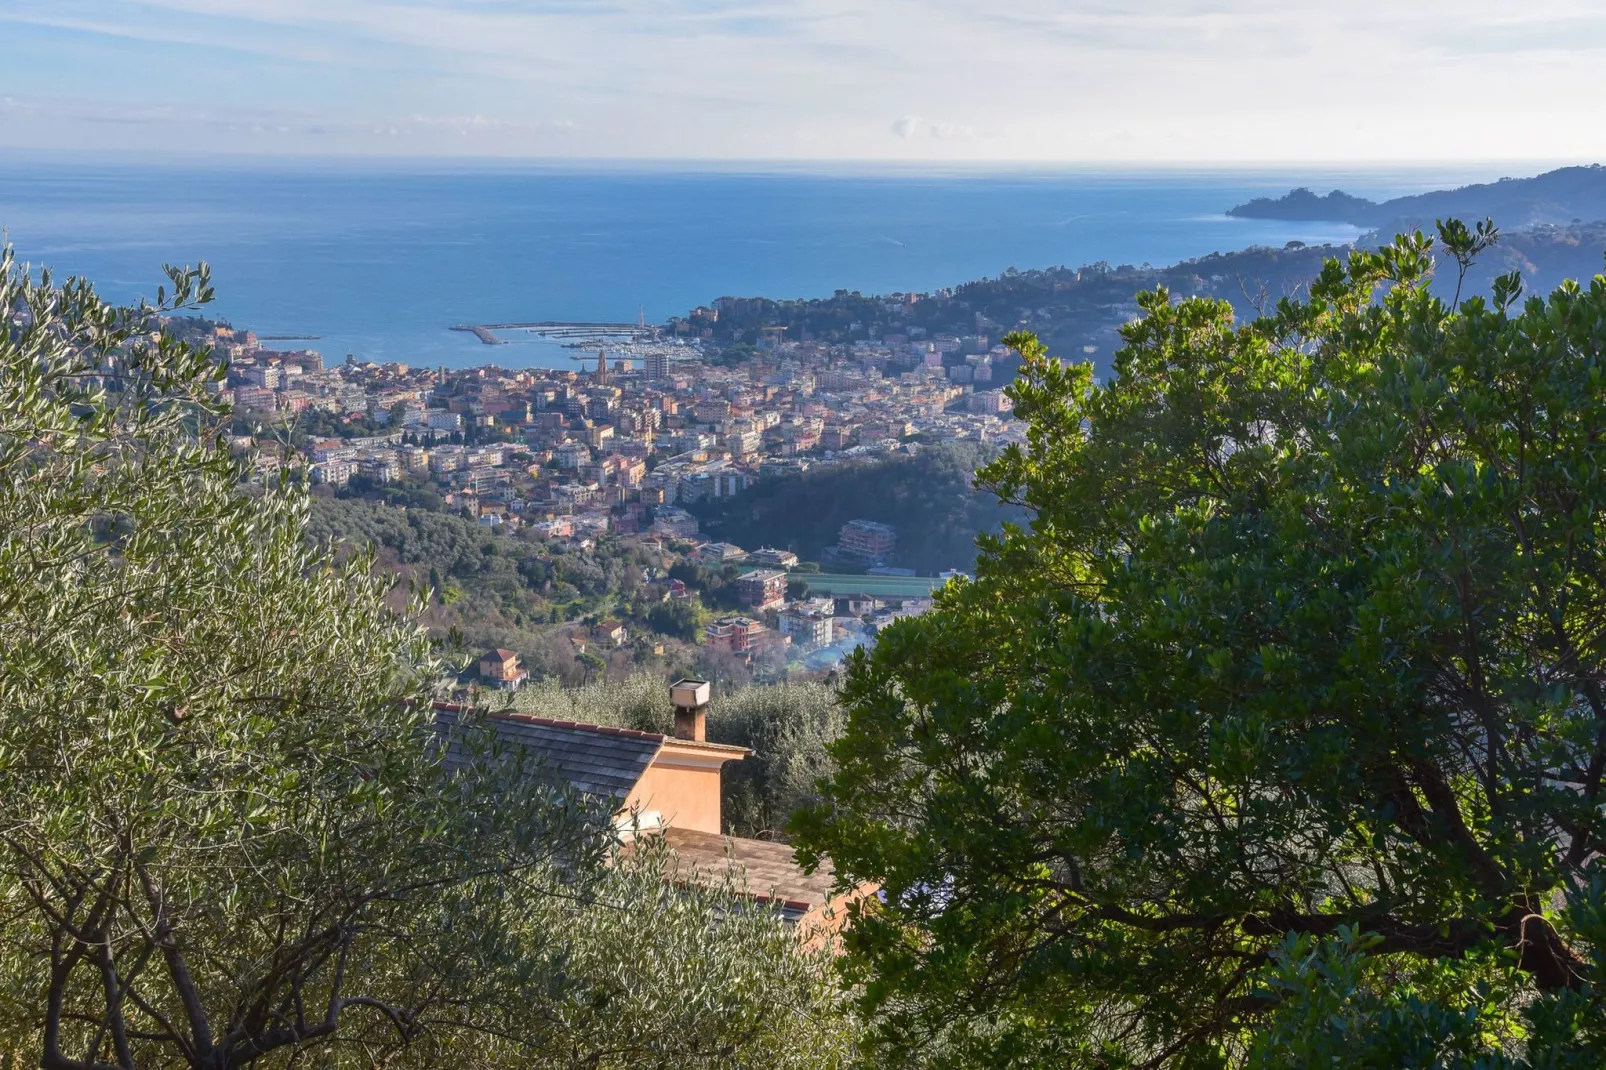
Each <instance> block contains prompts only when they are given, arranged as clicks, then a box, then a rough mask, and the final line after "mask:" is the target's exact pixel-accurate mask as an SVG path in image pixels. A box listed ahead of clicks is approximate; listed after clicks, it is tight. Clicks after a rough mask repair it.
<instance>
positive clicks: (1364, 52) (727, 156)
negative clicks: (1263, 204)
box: [0, 0, 1606, 165]
mask: <svg viewBox="0 0 1606 1070" xmlns="http://www.w3.org/2000/svg"><path fill="white" fill-rule="evenodd" d="M1603 99H1606V4H1602V3H1601V2H1600V0H1525V2H1523V3H1521V4H1513V3H1511V2H1510V0H1314V2H1313V0H1214V2H1210V0H0V149H3V150H38V151H45V152H61V151H71V152H96V153H102V152H109V153H148V152H156V153H165V152H196V153H203V154H219V155H232V154H255V155H269V156H301V155H324V156H395V157H409V158H413V157H424V158H430V157H441V158H460V157H512V158H534V159H555V160H563V159H576V160H597V159H612V160H663V159H675V160H709V161H762V160H775V161H784V160H841V161H855V160H862V161H908V162H955V163H967V164H968V163H980V164H986V163H992V162H1040V163H1048V164H1103V163H1136V164H1162V165H1163V164H1201V163H1202V164H1209V163H1219V164H1253V163H1257V162H1390V161H1395V162H1415V161H1422V162H1432V161H1441V160H1474V159H1476V160H1488V159H1511V160H1555V161H1568V162H1594V161H1597V160H1602V159H1606V124H1603V123H1601V122H1600V121H1599V114H1600V108H1601V105H1600V101H1601V100H1603Z"/></svg>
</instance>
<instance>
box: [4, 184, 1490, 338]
mask: <svg viewBox="0 0 1606 1070" xmlns="http://www.w3.org/2000/svg"><path fill="white" fill-rule="evenodd" d="M1507 166H1508V167H1509V165H1507ZM1497 174H1498V172H1497V170H1496V169H1495V168H1494V167H1492V166H1491V167H1481V168H1480V167H1478V166H1476V165H1466V166H1460V167H1438V168H1392V169H1384V168H1378V169H1365V168H1359V169H1357V168H1349V169H1329V170H1320V169H1312V168H1307V169H1303V170H1297V169H1285V170H1278V169H1267V170H1258V171H1248V170H1234V171H1222V170H1186V169H1171V170H1154V171H1127V172H1121V171H1109V170H1090V169H1083V170H1042V169H1038V170H1014V171H1011V170H1000V169H992V170H966V169H960V168H947V169H914V168H882V169H876V168H837V169H834V170H828V169H825V168H810V167H807V166H795V167H790V168H775V167H770V168H765V169H759V168H746V169H744V168H740V167H726V168H724V169H718V170H716V169H709V168H702V167H694V166H690V165H673V164H662V165H654V166H651V167H646V166H636V167H625V166H616V165H601V164H595V165H573V166H563V167H557V166H536V165H524V166H510V165H498V166H491V165H480V164H457V163H453V164H442V163H438V162H422V163H420V162H384V163H376V162H341V161H332V162H331V161H296V160H276V161H241V160H225V161H215V160H204V159H199V160H193V161H183V162H174V163H161V162H148V161H147V162H111V161H97V160H89V159H71V160H67V159H46V158H32V157H23V156H18V155H0V227H3V228H5V230H6V233H7V236H8V238H9V240H10V241H11V242H12V243H13V244H14V245H15V247H16V249H17V254H18V256H19V257H20V258H21V259H23V260H25V261H28V262H30V263H32V264H34V265H36V266H38V265H49V266H50V267H52V268H53V269H54V270H55V271H56V272H57V273H58V274H63V275H64V274H83V275H86V276H88V277H90V278H91V279H93V280H95V282H96V284H97V285H98V286H99V287H100V289H101V291H102V292H103V293H105V294H106V295H107V296H109V297H111V298H114V299H116V300H129V299H132V298H134V297H136V296H140V295H151V294H154V291H155V288H156V285H157V284H158V283H160V282H161V281H163V280H162V275H161V267H162V265H163V264H164V263H175V264H189V263H195V262H196V261H199V260H206V261H208V262H209V263H210V264H211V265H212V269H213V278H214V282H215V283H216V286H217V290H218V295H219V300H218V302H217V303H216V304H215V305H213V306H212V308H211V310H210V312H209V313H208V314H210V315H215V316H221V317H224V318H228V319H229V320H231V321H232V322H233V323H235V324H236V325H237V326H241V327H249V328H251V329H253V330H255V331H256V332H257V333H258V334H259V335H265V336H297V335H299V336H317V339H316V340H315V341H285V342H282V343H276V344H278V345H281V346H282V347H283V348H313V349H317V350H319V351H320V352H322V353H323V354H324V356H325V359H326V360H340V359H343V358H344V356H345V355H346V354H347V353H351V354H354V355H356V356H357V357H358V358H359V359H362V360H370V359H371V360H401V361H409V362H414V363H426V364H442V365H447V366H452V367H467V366H473V365H477V364H484V363H493V362H494V363H497V364H501V365H503V366H507V367H519V366H567V365H568V362H569V356H570V354H569V351H567V350H564V349H562V348H560V347H559V346H557V345H555V344H552V343H542V342H535V341H531V342H521V343H520V344H515V345H507V346H498V347H486V346H484V345H482V344H480V343H479V342H478V341H476V340H475V339H474V338H473V336H471V335H465V334H462V333H458V332H453V331H451V330H450V329H449V328H450V327H451V326H452V325H454V324H468V323H496V322H515V321H520V322H521V321H534V320H608V321H634V320H635V319H636V318H637V316H638V314H640V315H643V316H645V317H646V319H647V320H648V321H649V322H661V321H662V320H664V319H665V318H667V317H669V316H671V315H680V314H684V313H685V312H687V311H688V310H689V309H691V308H692V307H694V306H696V305H699V304H706V303H708V302H710V301H711V300H713V299H714V298H716V297H719V296H722V295H740V296H758V295H762V296H768V297H776V298H788V297H820V296H828V295H829V294H830V293H831V292H832V291H833V290H836V289H839V288H840V289H849V290H859V291H861V292H865V293H890V292H898V291H929V290H932V289H936V288H940V287H944V286H952V285H956V284H959V283H962V282H966V281H969V280H971V279H976V278H980V277H983V276H988V275H996V274H998V273H999V272H1001V271H1003V270H1005V269H1007V268H1010V267H1016V268H1019V269H1022V270H1024V269H1027V268H1033V267H1049V266H1054V265H1060V264H1064V265H1069V266H1073V267H1074V266H1079V265H1081V264H1085V263H1091V262H1094V261H1099V260H1104V261H1108V262H1110V263H1111V264H1120V263H1130V264H1141V263H1145V262H1148V263H1153V264H1165V263H1171V262H1174V261H1177V260H1180V259H1184V258H1187V257H1192V256H1200V255H1203V254H1206V253H1210V252H1214V251H1226V250H1231V249H1238V248H1244V247H1247V246H1250V245H1255V244H1275V245H1281V244H1283V243H1284V242H1286V241H1289V240H1300V241H1305V242H1309V243H1321V242H1342V241H1346V240H1349V239H1350V238H1352V237H1354V236H1355V234H1356V231H1355V229H1354V228H1353V227H1349V226H1344V225H1336V224H1334V225H1328V224H1310V223H1281V222H1262V221H1247V220H1235V219H1231V218H1229V217H1227V216H1226V215H1225V214H1224V212H1225V210H1226V209H1227V208H1229V207H1230V206H1232V205H1234V204H1237V203H1240V202H1242V201H1244V200H1246V199H1248V198H1250V197H1254V196H1260V195H1264V194H1280V193H1282V192H1285V191H1286V190H1287V189H1289V188H1290V187H1292V186H1296V185H1306V186H1311V187H1313V188H1316V189H1318V190H1326V189H1330V188H1334V187H1341V188H1344V189H1345V190H1348V191H1350V192H1353V193H1357V194H1360V195H1365V196H1372V197H1385V196H1398V195H1400V194H1403V193H1409V192H1416V191H1420V190H1425V189H1432V188H1441V187H1443V186H1446V185H1458V184H1461V183H1464V182H1467V181H1473V180H1483V179H1487V178H1490V177H1497Z"/></svg>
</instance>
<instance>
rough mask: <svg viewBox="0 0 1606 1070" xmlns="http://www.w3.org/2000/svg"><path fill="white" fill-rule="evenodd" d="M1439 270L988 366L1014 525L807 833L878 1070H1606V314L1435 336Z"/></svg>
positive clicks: (1166, 313)
mask: <svg viewBox="0 0 1606 1070" xmlns="http://www.w3.org/2000/svg"><path fill="white" fill-rule="evenodd" d="M1492 238H1493V233H1492V228H1478V229H1477V231H1476V232H1474V231H1469V230H1468V228H1466V227H1462V226H1458V225H1454V224H1451V225H1446V226H1444V227H1441V239H1442V240H1443V241H1444V244H1445V245H1446V246H1447V248H1448V250H1449V252H1450V253H1451V254H1452V255H1453V256H1454V257H1455V259H1456V260H1458V261H1461V262H1462V263H1461V267H1462V269H1463V271H1464V270H1465V268H1466V266H1467V262H1468V261H1469V260H1470V257H1471V255H1472V254H1473V253H1474V252H1476V251H1477V249H1478V247H1480V246H1482V245H1486V244H1488V241H1489V240H1491V239H1492ZM1432 248H1433V244H1432V242H1430V241H1429V240H1428V239H1426V238H1423V237H1422V236H1421V235H1415V236H1410V237H1402V238H1399V239H1397V240H1396V242H1395V243H1394V244H1393V245H1391V246H1389V247H1386V248H1384V249H1381V250H1379V251H1377V252H1364V253H1355V254H1352V255H1351V256H1350V257H1349V259H1348V261H1347V263H1342V264H1341V263H1339V262H1337V261H1330V262H1328V264H1327V265H1326V267H1325V268H1324V270H1323V271H1322V274H1321V276H1320V278H1319V279H1318V280H1317V281H1316V282H1315V284H1314V285H1313V286H1312V288H1311V291H1310V296H1309V299H1308V300H1306V301H1298V302H1296V301H1292V300H1285V301H1283V302H1282V303H1280V304H1279V305H1278V306H1277V308H1276V309H1275V311H1274V312H1273V313H1272V314H1270V315H1268V316H1266V317H1264V318H1261V319H1257V320H1255V321H1254V322H1251V323H1245V324H1236V323H1235V322H1234V320H1233V316H1232V312H1231V310H1230V308H1229V307H1228V306H1227V305H1226V304H1224V303H1222V302H1218V301H1211V300H1203V299H1191V300H1187V301H1183V302H1181V303H1174V302H1173V301H1172V300H1171V299H1170V298H1169V296H1168V294H1167V293H1166V292H1165V291H1163V290H1161V291H1159V292H1154V293H1149V294H1146V295H1144V296H1143V297H1142V299H1141V304H1142V307H1143V310H1144V312H1145V316H1144V317H1143V318H1142V319H1141V320H1140V321H1138V322H1135V323H1133V324H1131V325H1129V326H1128V327H1127V328H1126V329H1125V331H1124V340H1125V347H1124V349H1123V351H1122V352H1121V353H1120V355H1119V357H1118V359H1117V361H1116V364H1115V369H1114V375H1113V377H1112V378H1111V379H1110V381H1109V382H1108V384H1107V385H1105V386H1102V387H1100V386H1098V385H1095V383H1094V381H1093V379H1092V376H1091V373H1090V370H1089V368H1088V367H1087V366H1085V365H1083V366H1073V365H1067V364H1063V363H1060V362H1058V361H1055V360H1052V359H1050V358H1049V357H1048V356H1047V355H1046V353H1045V351H1044V348H1043V347H1042V346H1041V345H1040V344H1038V343H1037V341H1036V340H1035V339H1034V338H1032V337H1030V336H1015V337H1013V338H1012V340H1011V341H1012V344H1013V345H1015V346H1017V347H1018V348H1019V349H1020V351H1021V353H1022V355H1023V357H1024V369H1023V373H1022V379H1021V381H1020V382H1019V383H1018V384H1017V385H1016V386H1015V387H1014V388H1013V394H1014V396H1015V398H1016V410H1015V411H1016V413H1017V414H1018V415H1020V416H1022V417H1023V418H1025V419H1027V420H1028V421H1029V422H1030V433H1029V443H1028V445H1027V446H1026V447H1025V448H1012V449H1010V450H1009V451H1008V452H1007V453H1005V454H1004V455H1003V456H1001V457H1000V458H999V459H998V460H997V461H996V462H995V463H994V464H992V465H991V466H990V467H989V468H987V469H986V470H985V471H984V472H983V473H982V478H983V480H984V482H986V483H987V484H988V485H990V486H992V487H993V488H995V489H996V490H998V491H999V493H1000V494H1001V495H1002V496H1003V497H1005V498H1007V499H1009V500H1012V501H1016V502H1019V503H1021V504H1024V505H1026V506H1029V507H1030V508H1031V509H1032V510H1034V513H1035V515H1034V518H1033V519H1032V521H1031V522H1030V524H1029V526H1027V527H1024V528H1012V529H1010V530H1008V531H1006V532H1005V533H1004V534H1003V535H1001V536H999V537H997V538H992V539H986V540H984V543H985V545H984V552H983V555H982V558H981V561H980V563H979V565H978V572H977V576H976V579H975V581H974V582H970V583H959V584H955V585H951V586H950V587H948V588H946V590H945V591H944V593H943V594H942V597H941V604H940V610H939V611H938V612H935V613H933V614H931V615H929V616H927V617H924V618H920V619H917V620H912V621H907V622H902V623H900V624H898V625H896V626H895V627H893V628H890V629H888V630H887V631H885V632H883V633H882V636H881V639H880V642H879V644H878V645H877V647H876V649H875V651H874V652H873V653H872V654H870V655H869V656H863V655H861V656H859V657H857V658H856V659H855V661H854V662H853V664H852V665H851V669H850V671H849V674H848V680H847V684H846V688H845V691H844V696H845V701H846V704H847V707H848V711H849V720H848V726H847V730H846V734H845V737H844V739H843V740H842V741H841V742H840V743H838V744H837V745H835V746H834V747H833V749H832V753H833V756H834V758H835V760H836V762H837V763H838V766H839V768H838V771H837V772H836V773H835V774H834V775H833V776H832V778H831V779H830V782H829V783H828V784H827V785H826V791H825V795H824V798H823V800H822V801H821V802H820V803H819V804H817V805H816V806H814V807H812V808H811V809H810V810H808V811H807V812H806V813H805V815H804V816H803V817H802V818H801V819H800V820H799V822H798V831H799V833H800V834H801V842H802V843H803V844H804V845H805V848H806V850H807V851H810V852H828V853H829V854H830V855H831V857H832V858H833V860H834V863H835V865H836V867H837V872H838V873H839V874H840V875H842V876H844V877H845V878H847V879H849V880H854V881H858V880H872V881H878V882H880V883H881V884H882V885H883V887H884V889H885V891H884V904H883V905H881V906H879V907H876V906H874V905H872V906H871V907H870V908H869V909H866V910H865V911H864V913H863V915H862V916H861V917H860V918H859V919H858V922H857V925H856V926H855V927H854V928H853V929H852V930H851V936H850V942H851V946H852V957H851V959H850V963H851V967H850V968H851V971H852V973H853V976H855V977H856V978H858V979H860V980H862V981H864V982H865V984H866V988H865V993H866V995H865V998H866V1002H867V1004H868V1005H869V1006H870V1007H871V1008H873V1009H874V1010H875V1011H876V1012H878V1014H879V1015H880V1016H881V1018H880V1021H881V1027H880V1031H879V1043H880V1045H881V1049H880V1052H881V1056H880V1057H881V1061H882V1063H883V1065H897V1064H898V1062H899V1061H900V1059H903V1058H912V1056H913V1054H914V1053H918V1052H920V1051H922V1050H927V1049H928V1048H930V1046H931V1045H933V1044H937V1045H939V1048H940V1050H943V1051H946V1052H947V1053H948V1058H950V1059H952V1060H953V1061H954V1062H955V1063H966V1064H975V1065H990V1066H1005V1065H1054V1066H1062V1065H1081V1066H1099V1067H1116V1066H1149V1067H1212V1066H1290V1065H1301V1066H1318V1065H1319V1066H1469V1067H1470V1066H1474V1065H1476V1066H1480V1067H1517V1066H1533V1067H1538V1066H1546V1067H1559V1066H1595V1065H1600V1063H1601V1062H1602V1060H1603V1058H1606V1013H1603V1011H1606V1008H1603V1006H1602V994H1601V987H1600V986H1601V984H1602V982H1603V981H1606V961H1603V958H1602V956H1603V954H1606V872H1603V870H1602V868H1601V864H1600V857H1601V852H1602V850H1603V849H1606V811H1603V809H1602V798H1601V791H1602V776H1603V774H1606V695H1603V693H1602V684H1603V681H1602V677H1603V675H1606V542H1603V538H1606V534H1603V533H1606V440H1603V439H1602V431H1601V429H1602V428H1603V427H1606V277H1596V278H1595V279H1593V281H1591V282H1590V283H1589V285H1588V287H1587V288H1581V287H1580V286H1578V285H1577V284H1574V283H1569V284H1566V285H1564V286H1562V287H1561V288H1560V289H1558V290H1556V291H1555V292H1554V293H1552V294H1551V295H1550V296H1549V298H1548V299H1539V298H1531V299H1529V300H1527V302H1526V303H1525V304H1520V305H1519V304H1517V297H1518V290H1519V286H1520V283H1519V280H1518V279H1517V278H1516V277H1515V276H1508V277H1502V278H1501V279H1499V280H1497V282H1496V283H1495V286H1494V294H1493V298H1492V299H1486V298H1484V297H1481V296H1474V297H1470V298H1469V299H1467V300H1466V302H1465V303H1464V304H1463V305H1461V306H1460V307H1459V308H1456V307H1454V306H1452V305H1450V304H1447V303H1446V302H1445V301H1444V300H1443V299H1441V298H1440V297H1438V296H1435V294H1434V292H1433V291H1432V290H1430V288H1429V286H1428V281H1429V277H1430V273H1431V271H1432V267H1433V259H1432Z"/></svg>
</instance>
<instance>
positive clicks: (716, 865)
mask: <svg viewBox="0 0 1606 1070" xmlns="http://www.w3.org/2000/svg"><path fill="white" fill-rule="evenodd" d="M662 835H663V837H664V841H665V843H667V844H668V845H669V847H670V848H671V849H672V850H673V851H674V852H675V856H676V857H677V858H678V859H679V861H680V864H681V866H682V867H684V870H686V871H690V870H695V871H696V874H695V875H696V878H697V881H698V883H704V882H707V883H713V882H716V881H718V880H719V879H721V878H722V877H723V876H724V875H725V872H726V870H727V868H729V867H735V869H737V870H738V871H739V872H740V873H741V874H742V875H743V876H744V877H745V878H746V881H747V891H748V894H750V895H752V896H753V897H754V898H756V899H760V900H763V901H765V902H769V903H775V904H777V905H778V906H780V907H781V908H782V909H783V910H785V911H787V912H789V913H807V912H808V911H810V910H813V909H815V908H816V907H820V906H823V905H825V904H826V903H828V902H830V901H831V899H832V894H831V888H832V883H833V881H834V880H835V877H834V875H833V874H832V872H831V869H830V867H829V866H826V865H822V866H821V867H820V868H819V869H816V870H815V871H814V872H813V873H812V874H810V873H805V872H803V867H802V866H800V865H798V863H797V859H796V858H795V857H794V856H793V853H792V848H791V847H790V846H788V845H787V844H784V843H774V842H772V841H770V840H748V839H743V838H741V837H739V836H720V835H716V834H714V833H712V832H698V831H696V830H695V829H683V828H676V827H674V826H673V825H671V826H669V827H668V828H666V829H664V830H663V832H662ZM683 875H690V874H689V873H683Z"/></svg>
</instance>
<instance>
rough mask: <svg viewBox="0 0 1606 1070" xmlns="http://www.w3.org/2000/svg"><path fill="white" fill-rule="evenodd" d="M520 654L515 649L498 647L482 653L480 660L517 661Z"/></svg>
mask: <svg viewBox="0 0 1606 1070" xmlns="http://www.w3.org/2000/svg"><path fill="white" fill-rule="evenodd" d="M518 656H519V655H518V653H517V652H515V651H512V650H503V649H502V648H501V647H497V648H496V649H495V650H487V651H486V652H485V653H484V654H481V655H480V660H481V661H516V660H518Z"/></svg>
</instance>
